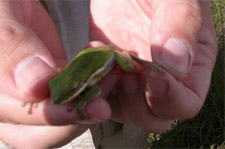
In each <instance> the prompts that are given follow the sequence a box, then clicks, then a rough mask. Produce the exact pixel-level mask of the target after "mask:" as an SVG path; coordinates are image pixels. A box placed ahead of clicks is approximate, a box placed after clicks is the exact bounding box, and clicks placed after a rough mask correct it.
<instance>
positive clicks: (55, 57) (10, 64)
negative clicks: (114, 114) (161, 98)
mask: <svg viewBox="0 0 225 149" xmlns="http://www.w3.org/2000/svg"><path fill="white" fill-rule="evenodd" d="M0 18H1V20H0V60H1V61H0V68H1V69H0V99H1V100H0V132H1V133H0V139H1V140H3V141H4V142H6V143H7V144H9V145H12V146H13V147H15V148H49V147H53V146H54V147H55V146H58V145H61V143H65V142H68V141H69V140H71V139H73V138H74V137H76V136H78V135H79V134H80V133H82V132H83V131H84V130H85V129H87V128H88V125H76V124H78V123H79V124H80V123H82V124H83V123H88V124H91V123H94V122H96V121H97V122H101V121H104V120H106V119H108V118H109V116H110V110H107V109H109V108H108V104H107V103H106V102H105V101H104V100H103V98H98V99H97V100H94V101H93V102H90V103H88V104H87V106H86V107H85V111H86V112H87V113H88V114H91V116H92V117H91V119H90V120H88V121H80V120H78V119H77V118H76V116H75V115H76V114H75V112H70V113H69V112H67V108H68V106H69V105H68V104H65V105H62V106H55V105H53V104H52V103H51V101H50V99H49V89H48V81H49V80H50V79H51V78H53V77H54V76H55V75H56V74H57V73H58V71H60V70H61V69H62V68H63V67H64V66H65V64H66V63H67V59H66V55H65V52H64V49H63V46H62V42H61V40H60V37H59V35H58V33H57V31H56V28H55V26H54V25H53V23H52V21H51V19H50V18H49V16H48V14H47V12H46V11H45V10H44V8H43V7H42V6H41V4H40V3H39V1H4V0H3V1H0ZM22 102H38V107H37V108H33V110H32V114H28V112H27V111H28V107H27V106H26V107H22V106H21V104H22ZM26 108H27V109H26ZM105 108H106V110H104V109H105ZM96 109H98V110H96ZM99 109H100V110H99ZM101 109H103V110H104V111H106V112H105V113H100V112H101ZM94 116H97V117H94ZM68 124H73V125H68ZM52 125H55V126H52ZM56 125H65V126H58V127H57V126H56ZM43 135H44V137H43ZM52 135H54V137H52ZM40 142H41V143H40Z"/></svg>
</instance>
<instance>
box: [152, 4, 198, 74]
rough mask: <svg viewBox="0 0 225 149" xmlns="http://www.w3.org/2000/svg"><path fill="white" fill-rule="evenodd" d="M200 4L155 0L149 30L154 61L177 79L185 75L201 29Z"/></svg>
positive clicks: (192, 57)
mask: <svg viewBox="0 0 225 149" xmlns="http://www.w3.org/2000/svg"><path fill="white" fill-rule="evenodd" d="M201 25H202V20H201V12H200V7H199V4H198V2H197V1H195V0H192V1H190V0H182V1H180V0H170V1H164V0H155V1H154V2H153V17H152V26H151V29H150V34H151V35H150V37H151V39H150V41H151V52H152V58H153V61H155V62H157V63H159V64H161V65H163V66H164V67H165V68H166V69H167V70H168V71H170V72H171V73H172V74H173V75H174V76H176V77H177V78H183V77H185V76H186V75H187V73H188V71H189V69H190V67H191V64H192V62H193V59H194V54H195V46H196V42H197V40H198V35H199V32H200V29H201Z"/></svg>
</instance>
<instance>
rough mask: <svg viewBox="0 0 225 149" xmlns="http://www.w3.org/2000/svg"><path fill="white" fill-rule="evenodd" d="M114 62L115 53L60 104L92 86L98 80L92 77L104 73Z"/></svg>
mask: <svg viewBox="0 0 225 149" xmlns="http://www.w3.org/2000/svg"><path fill="white" fill-rule="evenodd" d="M115 63H116V58H115V55H113V56H112V57H111V58H110V59H109V60H108V62H107V63H105V65H104V66H103V67H101V68H99V69H98V70H96V71H95V72H94V73H93V74H92V75H91V76H90V78H89V79H88V80H87V82H86V83H84V84H83V86H82V87H81V88H80V89H79V90H77V91H76V92H75V93H74V94H73V95H72V96H70V97H69V98H67V99H66V100H64V101H63V102H62V103H61V104H63V103H66V102H68V101H70V100H73V99H74V98H76V97H77V96H78V95H79V94H80V93H81V92H82V91H84V90H85V88H86V87H87V86H92V85H94V84H96V83H97V82H98V81H99V80H93V78H94V77H95V76H97V75H99V74H101V73H104V75H106V74H107V73H108V72H109V71H110V70H111V69H112V68H113V66H114V65H115Z"/></svg>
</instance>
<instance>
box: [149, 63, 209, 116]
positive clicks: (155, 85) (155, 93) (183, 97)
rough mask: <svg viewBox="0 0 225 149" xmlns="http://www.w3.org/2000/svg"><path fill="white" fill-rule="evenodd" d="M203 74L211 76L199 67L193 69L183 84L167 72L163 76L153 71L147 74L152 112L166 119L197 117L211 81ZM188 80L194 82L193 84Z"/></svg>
mask: <svg viewBox="0 0 225 149" xmlns="http://www.w3.org/2000/svg"><path fill="white" fill-rule="evenodd" d="M199 69H200V70H199ZM196 73H198V74H199V75H196ZM203 73H206V74H209V73H208V71H205V70H201V68H199V67H193V68H192V69H191V73H190V75H188V76H187V78H186V79H187V80H186V81H184V82H183V83H182V82H180V81H177V80H176V79H175V78H174V77H173V76H171V74H169V73H167V72H164V73H163V74H159V73H156V72H154V71H151V70H150V71H149V72H147V73H146V74H145V82H146V86H147V89H148V90H147V91H148V92H146V95H148V96H147V102H148V105H149V107H150V109H151V111H152V112H153V113H154V114H155V115H157V116H158V117H161V118H165V119H188V118H192V117H193V116H195V115H196V114H197V113H198V112H199V110H200V109H201V107H202V106H203V103H204V99H205V96H206V90H207V88H208V86H209V81H204V79H205V78H201V75H203ZM146 76H147V77H146ZM207 77H208V76H207ZM188 80H189V81H192V84H190V82H188ZM202 82H204V83H202ZM186 83H187V84H186ZM203 84H204V85H203ZM189 85H190V86H189ZM202 85H203V86H204V88H203V89H202V90H199V89H197V88H201V87H202Z"/></svg>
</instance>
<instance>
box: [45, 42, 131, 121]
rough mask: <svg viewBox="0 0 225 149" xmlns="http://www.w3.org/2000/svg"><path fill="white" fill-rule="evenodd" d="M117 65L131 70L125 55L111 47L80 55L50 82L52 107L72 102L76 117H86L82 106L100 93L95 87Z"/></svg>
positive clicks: (95, 48) (84, 52)
mask: <svg viewBox="0 0 225 149" xmlns="http://www.w3.org/2000/svg"><path fill="white" fill-rule="evenodd" d="M115 64H118V65H119V66H120V67H121V68H122V69H123V70H124V71H127V72H128V71H132V70H133V62H132V59H131V56H130V55H129V54H128V52H119V51H117V50H116V49H115V48H114V47H113V46H111V45H107V46H101V47H91V48H87V49H86V50H83V51H81V52H80V53H79V54H78V55H77V56H76V57H75V58H74V59H73V60H72V62H71V63H69V64H68V65H67V66H66V67H65V68H64V69H63V70H62V71H61V72H60V73H59V74H58V75H57V76H56V77H55V78H54V79H52V80H51V81H50V82H49V88H50V97H51V100H52V102H53V103H54V104H63V103H66V102H68V101H71V100H73V99H75V98H78V99H80V100H79V102H78V104H77V105H76V108H75V109H76V113H77V115H78V116H79V117H85V118H86V117H87V115H86V113H85V112H84V106H85V104H86V103H87V102H88V101H89V100H90V99H92V98H95V97H97V96H98V95H100V93H101V88H100V87H98V86H97V85H96V83H97V82H98V81H99V80H101V79H102V78H103V77H104V76H105V75H106V74H107V73H108V72H109V71H110V70H111V69H112V68H113V67H114V66H115Z"/></svg>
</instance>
